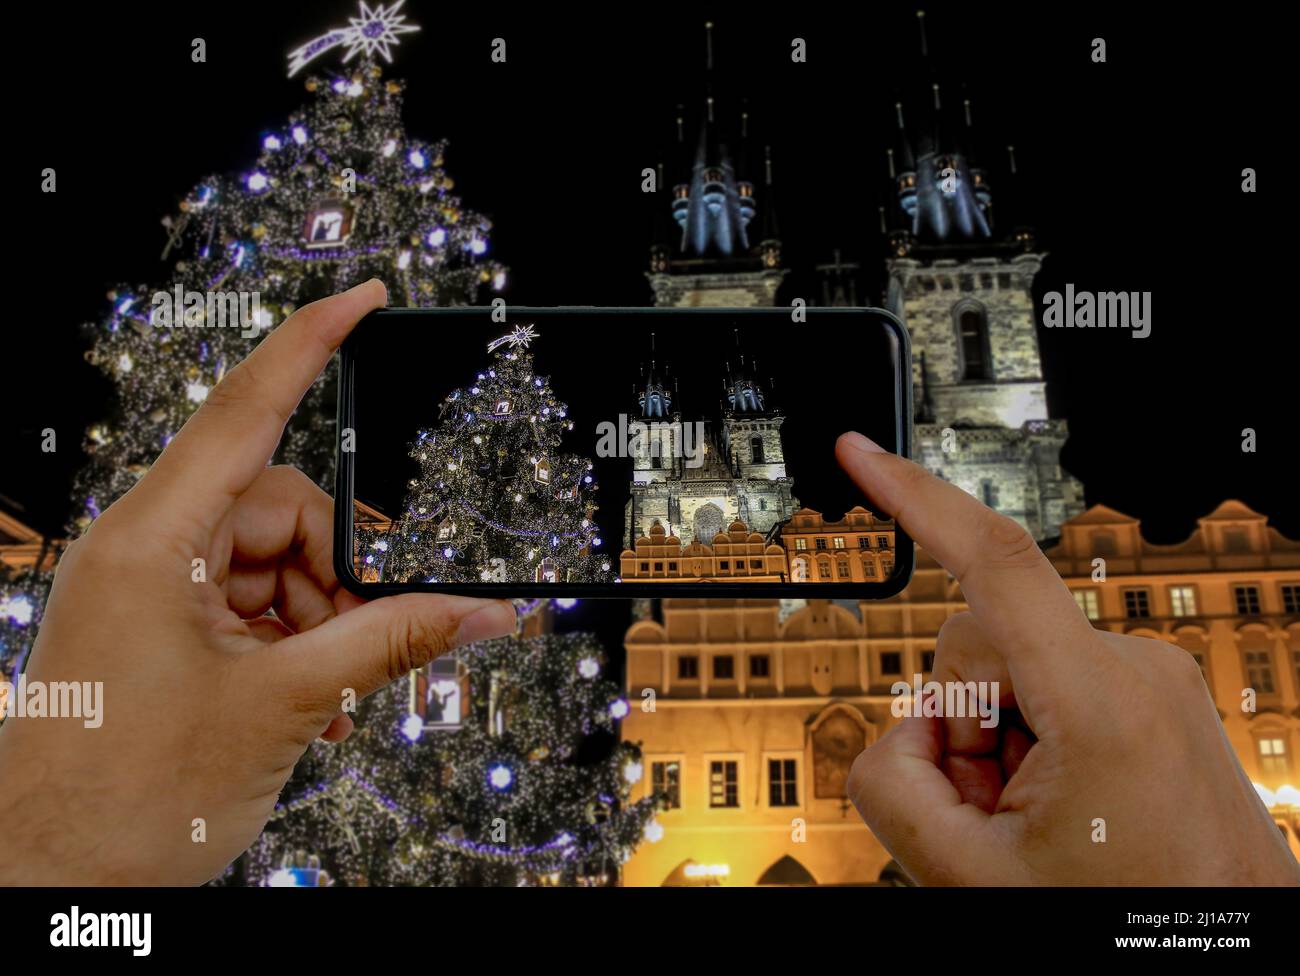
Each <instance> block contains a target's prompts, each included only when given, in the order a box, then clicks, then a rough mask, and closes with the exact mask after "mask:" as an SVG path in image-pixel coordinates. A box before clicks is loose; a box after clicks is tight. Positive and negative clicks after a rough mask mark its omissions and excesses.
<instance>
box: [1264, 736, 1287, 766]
mask: <svg viewBox="0 0 1300 976" xmlns="http://www.w3.org/2000/svg"><path fill="white" fill-rule="evenodd" d="M1257 741H1258V742H1259V771H1260V772H1261V773H1262V774H1264V775H1265V776H1285V775H1287V774H1288V773H1289V772H1291V764H1290V762H1289V761H1288V759H1287V754H1286V740H1285V739H1283V738H1282V737H1281V736H1268V737H1267V738H1264V739H1259V740H1257Z"/></svg>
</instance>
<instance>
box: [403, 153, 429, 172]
mask: <svg viewBox="0 0 1300 976" xmlns="http://www.w3.org/2000/svg"><path fill="white" fill-rule="evenodd" d="M406 161H407V162H408V163H410V164H411V165H412V166H414V167H415V168H416V169H424V165H425V162H426V160H425V158H424V153H422V152H420V150H418V149H412V150H411V152H410V154H409V155H408V156H407V157H406Z"/></svg>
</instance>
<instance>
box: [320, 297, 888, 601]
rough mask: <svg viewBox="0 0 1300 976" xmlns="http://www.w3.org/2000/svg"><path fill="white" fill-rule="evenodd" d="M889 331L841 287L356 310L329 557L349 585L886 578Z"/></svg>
mask: <svg viewBox="0 0 1300 976" xmlns="http://www.w3.org/2000/svg"><path fill="white" fill-rule="evenodd" d="M910 361H911V357H910V352H909V346H908V337H907V330H906V329H905V328H904V327H903V326H902V325H901V324H900V323H899V321H898V320H897V319H896V318H894V317H893V316H892V315H890V314H889V313H888V312H885V311H882V310H879V309H859V308H803V309H780V308H761V309H704V308H690V309H677V308H503V307H500V306H498V307H497V308H495V309H493V308H446V309H443V308H437V309H383V310H379V311H376V312H372V313H371V314H370V315H368V316H367V317H366V318H365V319H364V320H363V321H362V322H361V323H360V324H358V326H357V327H356V329H355V330H354V331H353V333H352V334H351V335H350V336H349V337H348V339H347V340H346V341H345V342H344V344H343V348H342V350H341V362H340V369H339V401H338V426H339V435H340V436H339V450H338V464H337V491H336V493H335V500H336V501H335V521H336V524H335V534H334V564H335V572H336V573H337V575H338V578H339V580H340V582H342V584H343V585H344V586H345V587H347V589H349V590H350V591H351V592H353V593H356V594H358V595H360V596H363V597H375V596H383V595H387V594H390V593H400V592H408V591H416V592H442V593H463V594H470V595H476V596H491V597H553V598H560V599H563V598H565V597H574V598H578V597H583V598H589V597H622V598H628V597H664V596H692V597H707V596H715V597H739V598H774V597H775V598H807V597H811V596H818V597H825V598H834V599H840V598H845V599H861V598H881V597H886V596H891V595H893V594H895V593H897V592H898V591H899V590H901V589H902V588H903V587H904V586H905V585H906V584H907V581H908V579H909V578H910V576H911V572H912V566H913V551H912V543H911V540H910V539H908V538H907V536H906V534H905V533H904V532H903V531H902V530H901V529H900V528H898V527H897V526H896V525H895V524H894V522H893V520H892V519H891V518H890V515H889V513H886V512H878V511H873V510H872V509H871V507H870V503H869V502H868V500H867V499H865V498H864V497H863V495H862V492H861V491H860V490H859V489H858V488H857V487H856V486H855V485H854V484H853V483H852V482H851V481H850V480H849V478H848V477H847V476H846V475H845V474H844V473H843V471H841V470H840V468H839V465H838V464H837V463H836V461H835V457H834V445H835V440H836V438H837V437H838V436H839V435H840V434H841V433H843V432H844V431H847V430H857V431H860V432H861V433H864V434H866V435H867V436H868V437H870V438H872V439H873V440H875V441H876V442H877V443H878V444H880V445H881V446H882V447H884V448H886V449H887V450H890V451H893V452H896V453H898V454H902V455H904V456H906V455H907V454H908V453H909V450H910V436H911V429H912V371H911V365H910Z"/></svg>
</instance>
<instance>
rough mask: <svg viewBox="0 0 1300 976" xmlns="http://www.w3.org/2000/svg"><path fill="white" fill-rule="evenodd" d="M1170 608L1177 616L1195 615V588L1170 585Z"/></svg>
mask: <svg viewBox="0 0 1300 976" xmlns="http://www.w3.org/2000/svg"><path fill="white" fill-rule="evenodd" d="M1169 608H1170V611H1171V612H1172V613H1173V615H1174V616H1175V617H1195V616H1196V590H1195V588H1194V587H1191V586H1171V587H1169Z"/></svg>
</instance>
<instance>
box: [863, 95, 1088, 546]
mask: <svg viewBox="0 0 1300 976" xmlns="http://www.w3.org/2000/svg"><path fill="white" fill-rule="evenodd" d="M926 96H927V97H926V98H925V99H924V103H923V108H922V109H921V111H919V112H916V113H914V114H912V113H908V114H905V112H904V105H903V103H902V102H901V101H900V102H898V103H897V104H896V105H895V115H896V122H897V127H898V128H897V144H896V146H895V147H894V148H892V149H889V150H888V167H889V176H890V179H891V180H892V181H893V191H894V193H895V194H896V199H897V208H896V210H895V213H894V217H893V219H892V221H890V222H889V226H888V239H889V245H890V251H891V257H890V258H889V260H888V262H887V263H888V277H889V284H888V292H887V295H886V301H885V304H886V306H887V307H888V308H889V310H890V311H892V312H893V313H894V314H895V315H897V316H898V317H899V318H900V319H901V320H902V321H903V322H904V323H905V324H906V326H907V329H908V331H909V333H910V334H911V338H912V383H913V393H914V403H915V404H916V431H915V438H914V441H915V447H914V456H915V457H916V459H917V460H918V461H920V462H921V463H923V464H924V465H925V466H926V467H928V468H929V469H930V470H932V471H934V472H935V473H936V474H938V475H939V476H940V477H942V478H944V479H946V480H948V481H951V482H953V483H954V484H957V485H959V486H960V487H962V488H964V489H965V490H967V491H969V492H970V493H972V494H973V495H975V496H976V497H977V498H979V499H980V500H981V501H983V502H984V503H985V504H987V505H989V506H990V507H992V508H995V509H997V510H998V511H1000V512H1002V513H1004V514H1006V515H1009V516H1011V517H1012V518H1014V519H1015V520H1016V521H1018V522H1020V523H1021V524H1022V525H1024V526H1025V527H1026V528H1027V529H1028V530H1029V531H1030V532H1031V533H1032V534H1033V535H1034V537H1035V538H1037V539H1040V540H1043V539H1049V538H1053V537H1057V536H1059V535H1060V526H1061V523H1062V522H1064V521H1065V520H1067V519H1069V518H1072V517H1073V516H1075V515H1078V514H1080V513H1081V512H1082V511H1083V486H1082V485H1081V484H1080V483H1079V482H1078V481H1077V480H1076V479H1075V478H1073V477H1072V476H1071V475H1069V474H1068V473H1066V472H1065V471H1063V470H1062V468H1061V448H1062V447H1063V446H1064V444H1065V441H1066V437H1067V428H1066V423H1065V421H1064V420H1053V419H1050V418H1049V417H1048V414H1047V395H1046V384H1045V383H1044V381H1043V371H1042V363H1041V360H1040V358H1039V351H1038V337H1037V332H1036V315H1035V305H1034V299H1033V283H1034V277H1035V275H1037V273H1038V270H1039V267H1040V266H1041V263H1042V259H1043V254H1042V253H1041V252H1039V251H1038V249H1037V248H1036V246H1035V240H1034V235H1033V232H1032V231H1031V230H1029V229H1028V228H1025V227H1023V226H1017V225H1012V226H1011V227H1010V228H1009V229H1008V228H1005V227H1003V226H1002V223H1003V220H1002V218H1003V216H1004V214H1003V213H1002V211H999V213H998V220H995V219H994V208H993V189H992V186H991V184H990V179H989V175H988V173H987V172H986V171H985V170H983V169H982V168H980V166H979V165H978V163H977V161H976V160H975V159H974V150H973V148H972V144H973V138H972V137H973V133H974V129H973V125H972V111H971V103H970V100H969V99H963V100H961V101H960V103H959V104H957V105H955V106H953V105H946V104H945V93H944V92H943V91H942V90H941V89H940V86H939V85H938V84H933V85H932V86H931V87H930V90H929V91H928V92H926ZM1008 157H1009V164H1010V165H1009V167H1008V169H1009V172H1008V174H1006V175H1007V176H1008V178H1009V179H1014V177H1015V157H1014V150H1013V149H1011V148H1010V147H1008ZM1004 209H1005V208H1004Z"/></svg>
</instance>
